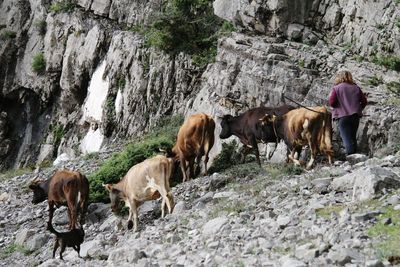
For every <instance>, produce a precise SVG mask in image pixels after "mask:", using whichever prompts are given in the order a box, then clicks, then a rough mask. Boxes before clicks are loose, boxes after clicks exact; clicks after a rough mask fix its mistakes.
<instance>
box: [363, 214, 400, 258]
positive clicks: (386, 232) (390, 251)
mask: <svg viewBox="0 0 400 267" xmlns="http://www.w3.org/2000/svg"><path fill="white" fill-rule="evenodd" d="M388 218H390V219H391V223H386V224H385V220H386V219H388ZM368 235H369V236H370V237H379V238H381V239H382V242H381V243H380V244H379V245H378V247H377V251H378V255H379V257H380V258H381V259H388V258H389V257H391V256H395V257H396V256H397V257H399V256H400V210H394V209H393V207H388V208H385V209H384V211H383V214H381V215H380V216H379V219H378V223H376V224H375V225H374V226H372V227H371V228H370V229H369V230H368Z"/></svg>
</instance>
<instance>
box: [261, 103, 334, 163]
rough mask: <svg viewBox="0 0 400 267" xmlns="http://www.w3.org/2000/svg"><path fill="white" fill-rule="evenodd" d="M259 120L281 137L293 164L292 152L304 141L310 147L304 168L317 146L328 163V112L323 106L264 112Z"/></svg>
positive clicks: (329, 127) (329, 138)
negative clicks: (272, 113)
mask: <svg viewBox="0 0 400 267" xmlns="http://www.w3.org/2000/svg"><path fill="white" fill-rule="evenodd" d="M261 121H262V123H261V124H262V127H263V129H265V131H270V128H271V126H272V127H273V130H274V132H275V133H276V134H277V137H278V138H279V139H283V140H284V141H285V143H286V145H287V146H288V149H289V150H290V154H289V159H290V160H292V161H293V162H294V164H296V165H300V162H299V160H298V158H297V156H295V153H296V152H299V151H301V148H302V147H303V146H306V145H308V146H309V147H310V150H311V158H310V161H309V162H308V164H307V167H306V168H307V169H310V168H311V167H312V165H313V163H314V160H315V157H316V154H317V150H319V151H320V152H322V153H324V154H326V155H327V157H328V161H329V164H332V155H333V149H332V115H331V113H329V112H328V111H327V109H326V107H309V108H298V109H295V110H292V111H289V112H288V113H286V114H285V115H283V116H275V115H270V114H266V115H265V116H264V117H263V118H262V119H261Z"/></svg>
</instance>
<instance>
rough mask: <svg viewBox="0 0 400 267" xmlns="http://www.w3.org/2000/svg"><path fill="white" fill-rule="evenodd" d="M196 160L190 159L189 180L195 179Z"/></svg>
mask: <svg viewBox="0 0 400 267" xmlns="http://www.w3.org/2000/svg"><path fill="white" fill-rule="evenodd" d="M194 160H195V159H194V158H191V159H189V176H188V180H190V179H192V178H193V177H194Z"/></svg>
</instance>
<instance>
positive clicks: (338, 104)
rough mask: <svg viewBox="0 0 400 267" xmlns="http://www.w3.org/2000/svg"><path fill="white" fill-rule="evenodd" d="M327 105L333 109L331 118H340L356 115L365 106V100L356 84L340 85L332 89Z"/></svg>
mask: <svg viewBox="0 0 400 267" xmlns="http://www.w3.org/2000/svg"><path fill="white" fill-rule="evenodd" d="M329 104H330V105H331V107H333V111H332V116H333V118H341V117H345V116H350V115H353V114H356V113H357V114H358V115H359V116H362V110H363V109H364V108H365V106H366V105H367V98H366V97H365V95H364V93H363V92H362V91H361V89H360V87H358V85H356V84H350V83H340V84H338V85H336V86H334V87H333V89H332V92H331V95H330V97H329Z"/></svg>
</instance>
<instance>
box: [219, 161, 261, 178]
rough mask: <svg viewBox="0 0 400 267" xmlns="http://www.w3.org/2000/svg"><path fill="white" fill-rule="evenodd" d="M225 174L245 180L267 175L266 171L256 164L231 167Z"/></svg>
mask: <svg viewBox="0 0 400 267" xmlns="http://www.w3.org/2000/svg"><path fill="white" fill-rule="evenodd" d="M223 173H224V174H226V175H229V176H232V177H235V178H244V177H255V176H257V175H259V174H262V173H264V174H265V170H264V169H263V168H262V167H260V166H259V165H258V163H256V162H249V163H243V164H237V165H233V166H230V167H229V169H227V170H225V171H224V172H223Z"/></svg>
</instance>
